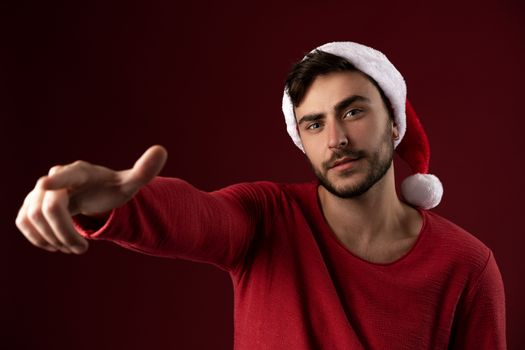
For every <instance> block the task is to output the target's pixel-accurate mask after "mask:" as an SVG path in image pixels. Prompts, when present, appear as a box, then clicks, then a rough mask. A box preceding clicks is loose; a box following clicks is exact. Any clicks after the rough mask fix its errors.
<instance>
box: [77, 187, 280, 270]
mask: <svg viewBox="0 0 525 350" xmlns="http://www.w3.org/2000/svg"><path fill="white" fill-rule="evenodd" d="M276 187H277V186H276V185H275V184H271V183H263V182H261V183H253V184H248V183H246V184H236V185H232V186H229V187H226V188H223V189H221V190H218V191H214V192H209V193H208V192H204V191H200V190H198V189H196V188H194V187H193V186H191V185H190V184H188V183H187V182H185V181H183V180H180V179H176V178H166V177H157V178H155V179H154V180H153V181H152V182H151V183H150V184H148V185H147V186H145V187H143V188H142V189H141V190H140V191H139V192H138V193H137V194H136V195H135V196H134V197H133V198H132V199H131V200H130V201H129V202H127V203H126V204H125V205H123V206H122V207H120V208H116V209H114V210H113V211H112V212H111V215H110V216H109V218H108V220H107V221H106V222H105V223H103V225H100V224H99V225H97V226H93V222H91V223H90V222H89V220H86V218H85V217H75V218H74V224H75V226H76V228H77V230H78V231H79V233H80V234H81V235H82V236H84V237H86V238H89V239H95V240H96V239H99V240H109V241H112V242H114V243H116V244H118V245H120V246H122V247H124V248H127V249H131V250H134V251H138V252H141V253H145V254H149V255H154V256H161V257H170V258H181V259H186V260H193V261H199V262H206V263H211V264H214V265H216V266H218V267H220V268H222V269H224V270H227V271H230V270H231V269H233V268H235V267H236V266H237V265H239V264H241V263H242V261H243V260H244V258H245V256H246V254H247V252H248V250H249V249H250V246H251V243H252V242H253V241H254V240H255V239H256V238H257V236H258V235H262V234H263V233H264V232H265V227H266V221H267V218H268V217H271V216H270V215H265V213H267V211H268V210H270V209H271V207H272V206H271V205H270V200H269V198H270V197H271V193H272V191H273V190H275V189H276ZM101 226H102V227H101Z"/></svg>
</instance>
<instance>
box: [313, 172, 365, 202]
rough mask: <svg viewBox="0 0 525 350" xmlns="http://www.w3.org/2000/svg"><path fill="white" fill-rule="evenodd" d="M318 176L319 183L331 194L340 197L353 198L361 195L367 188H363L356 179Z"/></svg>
mask: <svg viewBox="0 0 525 350" xmlns="http://www.w3.org/2000/svg"><path fill="white" fill-rule="evenodd" d="M318 178H319V181H320V183H321V185H322V186H323V187H324V188H325V189H326V190H327V191H328V192H330V193H331V194H333V195H334V196H337V197H340V198H354V197H357V196H360V195H362V194H363V193H365V192H366V191H367V190H368V189H364V188H363V186H362V183H360V182H359V181H358V180H357V179H355V178H354V179H349V178H339V179H337V180H329V179H327V178H320V177H318Z"/></svg>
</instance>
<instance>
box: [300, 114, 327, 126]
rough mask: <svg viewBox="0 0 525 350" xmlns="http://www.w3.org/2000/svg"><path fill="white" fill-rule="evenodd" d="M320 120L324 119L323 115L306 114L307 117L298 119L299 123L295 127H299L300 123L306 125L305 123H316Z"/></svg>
mask: <svg viewBox="0 0 525 350" xmlns="http://www.w3.org/2000/svg"><path fill="white" fill-rule="evenodd" d="M322 118H324V114H323V113H314V114H307V115H304V116H303V117H302V118H301V119H299V122H298V123H297V125H301V124H302V123H306V122H313V121H316V120H319V119H322Z"/></svg>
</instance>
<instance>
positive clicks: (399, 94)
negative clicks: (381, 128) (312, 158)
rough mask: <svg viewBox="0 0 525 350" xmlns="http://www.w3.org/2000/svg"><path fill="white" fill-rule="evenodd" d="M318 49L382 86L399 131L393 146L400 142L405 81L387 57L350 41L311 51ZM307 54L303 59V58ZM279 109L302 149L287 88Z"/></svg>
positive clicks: (294, 139) (402, 133) (322, 46)
mask: <svg viewBox="0 0 525 350" xmlns="http://www.w3.org/2000/svg"><path fill="white" fill-rule="evenodd" d="M315 50H320V51H323V52H327V53H331V54H333V55H336V56H339V57H343V58H345V59H347V60H348V61H349V62H350V63H352V64H353V65H354V66H355V67H356V68H357V69H359V70H360V71H362V72H364V73H366V74H368V75H369V76H370V77H372V78H373V79H374V80H375V81H376V82H377V83H378V84H379V86H380V87H381V89H382V90H383V92H384V93H385V95H386V97H387V98H388V100H389V101H390V103H391V105H392V109H393V112H394V120H395V122H396V125H397V127H398V130H399V138H398V139H397V140H395V142H394V147H397V145H398V144H399V143H400V142H401V140H402V139H403V136H404V134H405V130H406V116H405V101H406V95H407V88H406V84H405V80H404V79H403V76H402V75H401V73H399V71H398V70H397V69H396V67H394V65H393V64H392V63H390V61H389V60H388V58H387V57H386V56H385V55H384V54H383V53H381V52H380V51H377V50H375V49H373V48H371V47H368V46H365V45H362V44H358V43H355V42H351V41H342V42H331V43H327V44H324V45H321V46H319V47H317V48H316V49H314V50H312V51H311V52H314V51H315ZM305 58H306V56H305V57H304V58H303V60H304V59H305ZM282 109H283V113H284V117H285V120H286V130H287V131H288V134H289V135H290V137H291V138H292V140H293V142H294V143H295V145H296V146H297V147H299V148H300V149H301V150H302V151H303V152H304V148H303V145H302V142H301V138H300V137H299V133H298V131H297V122H296V120H295V113H294V106H293V104H292V101H291V99H290V95H289V94H288V91H287V89H286V88H285V90H284V93H283V102H282Z"/></svg>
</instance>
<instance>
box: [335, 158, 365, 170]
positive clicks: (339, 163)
mask: <svg viewBox="0 0 525 350" xmlns="http://www.w3.org/2000/svg"><path fill="white" fill-rule="evenodd" d="M358 159H359V158H350V157H344V158H340V159H338V160H336V161H335V162H333V163H332V165H331V166H330V167H329V168H330V169H334V168H338V167H339V168H343V165H345V164H348V163H353V162H355V161H356V160H358Z"/></svg>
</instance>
